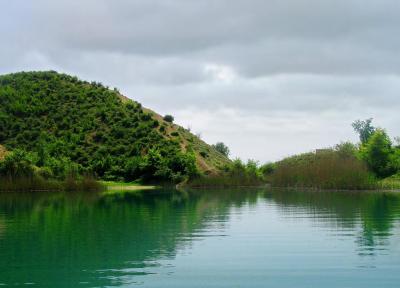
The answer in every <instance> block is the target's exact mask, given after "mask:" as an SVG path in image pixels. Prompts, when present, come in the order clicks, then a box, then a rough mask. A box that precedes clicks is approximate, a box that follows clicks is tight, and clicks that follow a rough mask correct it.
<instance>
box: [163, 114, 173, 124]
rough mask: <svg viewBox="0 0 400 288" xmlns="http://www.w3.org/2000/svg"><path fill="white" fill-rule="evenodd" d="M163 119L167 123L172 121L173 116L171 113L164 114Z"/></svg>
mask: <svg viewBox="0 0 400 288" xmlns="http://www.w3.org/2000/svg"><path fill="white" fill-rule="evenodd" d="M163 119H164V121H166V122H169V123H172V122H174V117H173V116H172V115H165V116H164V118H163Z"/></svg>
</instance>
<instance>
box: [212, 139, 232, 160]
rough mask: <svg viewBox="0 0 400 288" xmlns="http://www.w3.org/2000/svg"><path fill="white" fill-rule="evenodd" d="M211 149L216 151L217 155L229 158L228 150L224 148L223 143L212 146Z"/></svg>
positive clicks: (226, 147)
mask: <svg viewBox="0 0 400 288" xmlns="http://www.w3.org/2000/svg"><path fill="white" fill-rule="evenodd" d="M212 147H213V148H214V149H215V150H217V151H218V152H219V153H221V154H222V155H224V156H226V157H228V156H229V153H230V152H229V148H228V146H226V145H225V144H224V143H223V142H218V143H216V144H215V145H212Z"/></svg>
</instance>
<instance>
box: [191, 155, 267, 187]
mask: <svg viewBox="0 0 400 288" xmlns="http://www.w3.org/2000/svg"><path fill="white" fill-rule="evenodd" d="M264 183H265V179H264V175H263V173H262V168H261V167H260V166H259V165H258V162H257V161H254V160H248V161H247V163H244V162H242V161H241V160H240V159H235V160H233V161H232V162H231V163H229V164H226V165H225V166H224V167H223V169H222V171H221V173H220V174H219V175H211V176H204V177H198V178H195V179H193V180H192V181H190V183H189V186H191V187H246V186H259V185H262V184H264Z"/></svg>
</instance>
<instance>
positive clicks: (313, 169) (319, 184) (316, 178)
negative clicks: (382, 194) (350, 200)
mask: <svg viewBox="0 0 400 288" xmlns="http://www.w3.org/2000/svg"><path fill="white" fill-rule="evenodd" d="M270 179H271V184H272V186H273V187H293V188H313V189H337V190H363V189H376V188H377V181H376V179H375V177H374V176H373V175H372V174H371V173H370V172H369V171H368V169H367V167H366V165H365V164H364V163H363V162H362V161H360V160H358V159H357V158H355V157H354V156H349V155H341V154H340V153H339V152H337V151H334V150H327V151H324V152H321V153H307V154H302V155H298V156H294V157H290V158H287V159H284V160H283V161H281V162H279V163H277V165H276V169H275V171H274V172H273V174H272V175H271V178H270Z"/></svg>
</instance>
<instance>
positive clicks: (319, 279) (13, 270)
mask: <svg viewBox="0 0 400 288" xmlns="http://www.w3.org/2000/svg"><path fill="white" fill-rule="evenodd" d="M0 285H6V286H8V285H10V286H23V285H26V286H28V285H29V286H33V287H35V286H36V287H111V286H121V287H135V286H143V287H324V288H326V287H400V193H398V194H396V193H378V192H362V193H361V192H358V193H345V192H340V193H339V192H323V193H322V192H294V191H292V192H289V191H286V192H282V191H265V190H242V191H238V190H233V191H228V190H227V191H211V190H210V191H197V192H190V193H189V192H185V193H183V192H177V191H152V192H150V191H145V192H144V193H136V194H124V195H112V196H111V195H110V196H100V195H97V194H93V193H74V194H68V193H67V194H63V193H58V194H54V193H53V194H49V193H47V194H21V193H20V194H0Z"/></svg>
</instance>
